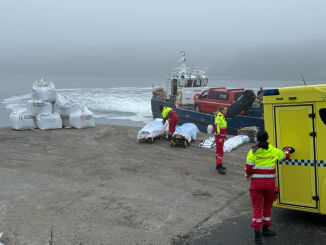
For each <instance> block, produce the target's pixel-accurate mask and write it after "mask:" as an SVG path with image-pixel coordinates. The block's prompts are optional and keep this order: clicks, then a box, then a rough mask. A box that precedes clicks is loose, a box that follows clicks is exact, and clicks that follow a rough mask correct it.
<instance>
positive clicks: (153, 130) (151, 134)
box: [137, 118, 169, 141]
mask: <svg viewBox="0 0 326 245" xmlns="http://www.w3.org/2000/svg"><path fill="white" fill-rule="evenodd" d="M162 121H163V119H162V118H156V119H154V120H153V121H151V122H149V123H147V124H146V125H145V126H144V127H143V128H142V129H141V130H140V131H139V132H138V136H137V141H139V140H140V139H149V138H155V137H157V136H160V135H161V134H164V133H166V132H167V131H168V130H169V122H168V121H166V122H165V124H164V125H163V123H162Z"/></svg>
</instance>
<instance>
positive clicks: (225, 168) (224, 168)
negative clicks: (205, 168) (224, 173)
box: [216, 165, 226, 170]
mask: <svg viewBox="0 0 326 245" xmlns="http://www.w3.org/2000/svg"><path fill="white" fill-rule="evenodd" d="M217 166H218V165H216V169H218V167H217ZM221 166H222V168H223V169H224V170H226V167H224V166H223V165H221Z"/></svg>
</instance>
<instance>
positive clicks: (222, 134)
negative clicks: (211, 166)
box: [214, 106, 228, 175]
mask: <svg viewBox="0 0 326 245" xmlns="http://www.w3.org/2000/svg"><path fill="white" fill-rule="evenodd" d="M227 111H228V109H227V108H226V107H225V106H219V107H218V109H217V114H216V117H215V123H214V133H215V143H216V169H217V171H218V172H219V173H220V174H223V175H224V174H225V170H226V168H225V167H223V165H222V160H223V155H224V151H223V146H224V141H225V140H226V127H227V122H226V119H225V117H226V113H227Z"/></svg>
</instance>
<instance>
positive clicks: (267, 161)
mask: <svg viewBox="0 0 326 245" xmlns="http://www.w3.org/2000/svg"><path fill="white" fill-rule="evenodd" d="M267 140H268V133H267V132H266V131H259V132H258V133H257V141H258V144H257V145H255V146H253V147H252V149H251V150H250V151H249V152H248V155H247V162H246V177H247V178H251V183H250V197H251V201H252V206H253V218H252V221H251V223H250V226H252V227H254V229H255V243H256V244H261V235H263V236H275V235H276V232H275V231H272V230H270V229H269V226H270V225H271V212H272V205H273V202H274V201H275V200H276V198H277V193H278V189H277V187H276V186H275V163H276V161H282V160H286V159H288V158H289V157H290V153H292V152H294V149H293V148H290V147H286V148H284V150H283V151H282V150H280V149H277V148H275V147H274V146H272V145H271V144H269V143H268V142H267ZM261 227H262V232H260V230H261Z"/></svg>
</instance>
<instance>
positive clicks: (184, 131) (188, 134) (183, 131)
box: [172, 123, 199, 142]
mask: <svg viewBox="0 0 326 245" xmlns="http://www.w3.org/2000/svg"><path fill="white" fill-rule="evenodd" d="M198 131H199V130H198V128H197V126H196V125H195V124H194V123H185V124H183V125H181V126H180V127H177V128H176V129H175V131H174V133H173V135H172V137H174V136H175V135H182V136H183V137H185V138H186V139H187V140H188V142H191V140H192V139H193V140H196V138H197V133H198Z"/></svg>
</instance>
